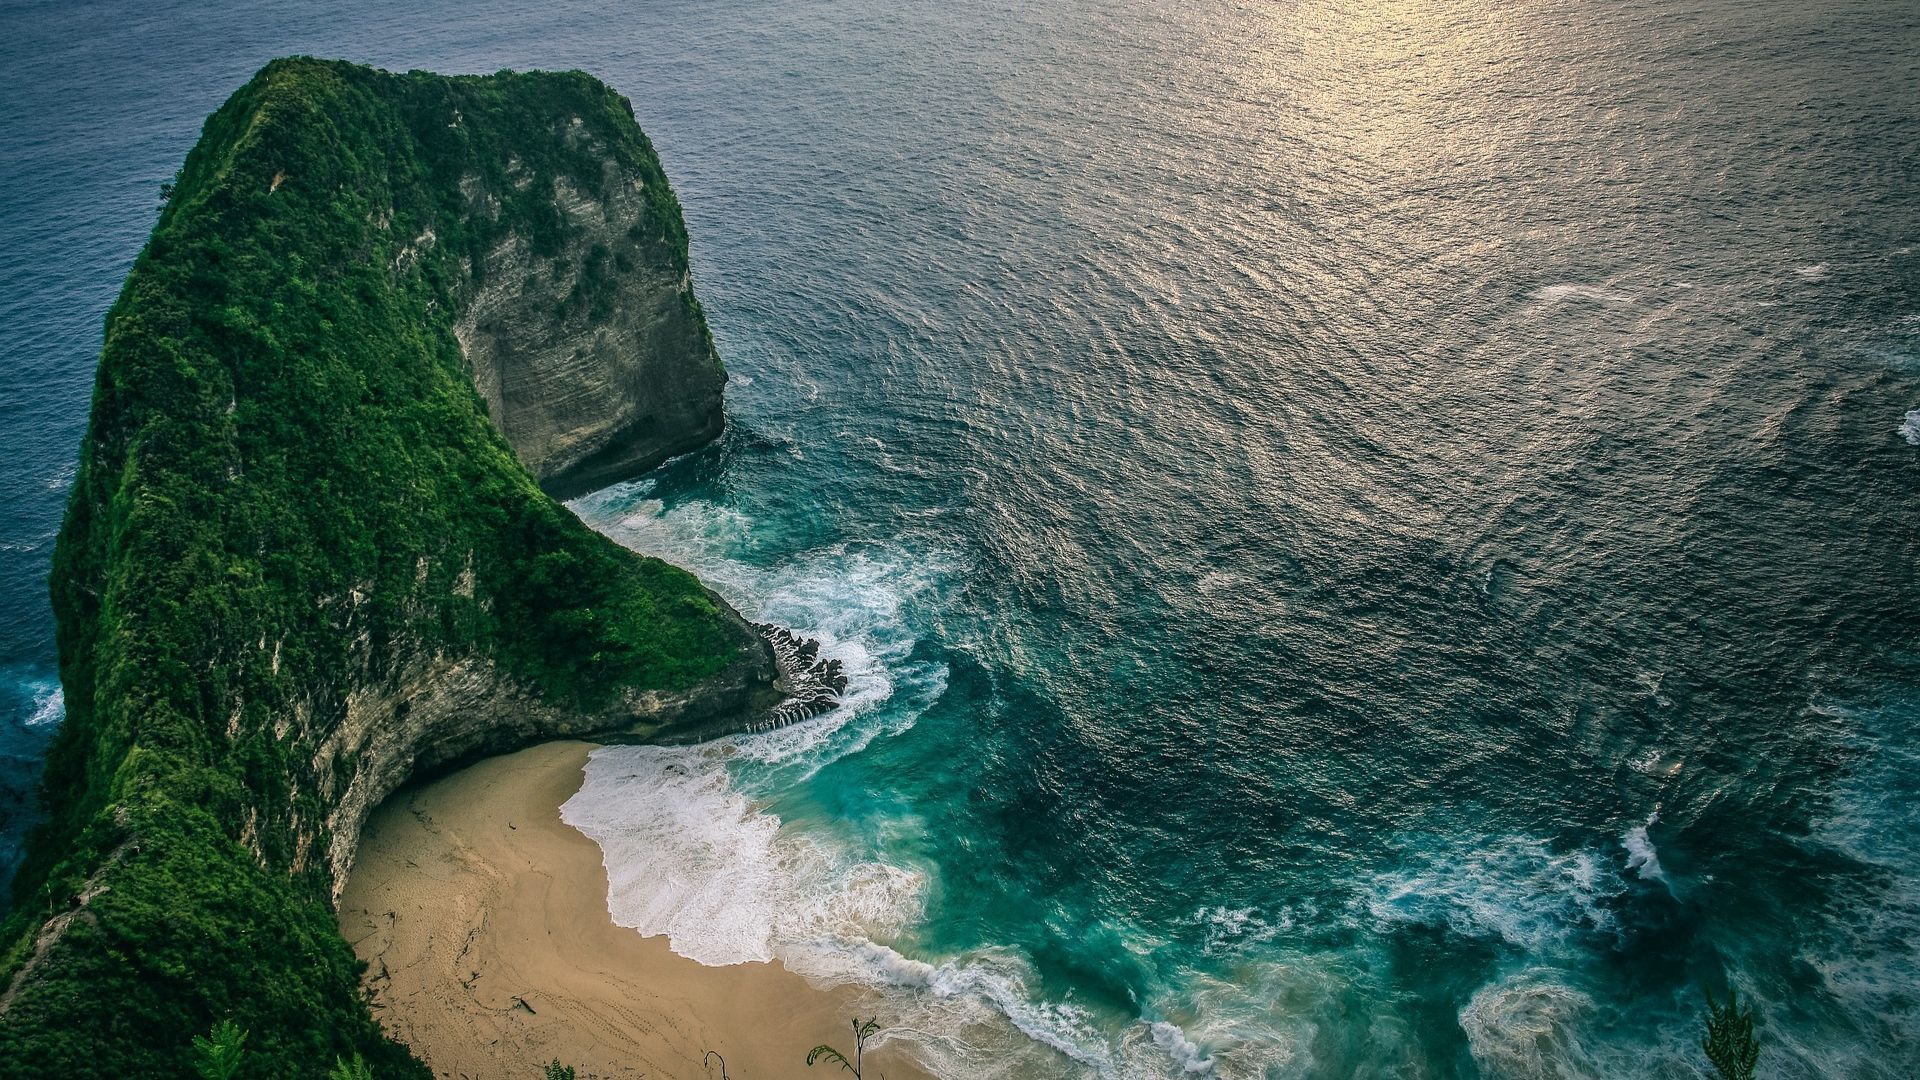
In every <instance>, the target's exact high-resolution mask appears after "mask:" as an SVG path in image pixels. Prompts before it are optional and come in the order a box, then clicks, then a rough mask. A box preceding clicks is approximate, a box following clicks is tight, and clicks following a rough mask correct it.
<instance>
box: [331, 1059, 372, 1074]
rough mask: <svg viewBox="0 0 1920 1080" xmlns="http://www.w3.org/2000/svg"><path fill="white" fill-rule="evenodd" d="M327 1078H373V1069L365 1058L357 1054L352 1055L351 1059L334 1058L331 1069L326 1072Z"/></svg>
mask: <svg viewBox="0 0 1920 1080" xmlns="http://www.w3.org/2000/svg"><path fill="white" fill-rule="evenodd" d="M327 1080H373V1069H372V1067H371V1066H369V1065H368V1064H367V1059H366V1058H363V1057H361V1056H360V1055H359V1054H355V1055H353V1060H352V1061H348V1060H347V1059H346V1058H334V1059H333V1069H332V1070H331V1071H329V1072H328V1073H327Z"/></svg>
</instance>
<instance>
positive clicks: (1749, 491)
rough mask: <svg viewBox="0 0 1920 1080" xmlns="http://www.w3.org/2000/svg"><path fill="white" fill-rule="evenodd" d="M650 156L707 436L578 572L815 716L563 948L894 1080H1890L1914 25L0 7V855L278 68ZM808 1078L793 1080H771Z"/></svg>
mask: <svg viewBox="0 0 1920 1080" xmlns="http://www.w3.org/2000/svg"><path fill="white" fill-rule="evenodd" d="M296 52H297V53H310V54H317V55H326V56H343V57H347V58H351V59H355V60H361V61H366V62H371V63H375V64H379V65H382V66H387V67H392V68H407V67H423V68H430V69H434V70H439V71H448V72H456V71H466V72H485V71H493V70H496V69H499V68H503V67H515V68H529V67H579V68H583V69H586V70H588V71H591V72H593V73H595V74H597V75H599V76H601V77H602V78H604V79H606V80H607V81H608V82H609V83H611V84H612V85H613V86H614V87H616V88H617V89H619V90H620V91H622V92H624V93H626V94H627V95H629V96H630V97H631V98H632V99H633V103H634V108H635V111H636V113H637V114H638V116H639V118H640V121H641V124H642V125H643V126H644V127H645V128H646V130H647V131H648V133H649V134H650V135H651V136H652V138H653V140H654V142H655V144H656V146H657V147H658V149H659V151H660V155H661V158H662V159H663V161H664V163H665V165H666V168H667V172H668V174H669V176H670V177H671V178H672V181H673V183H674V186H675V188H676V190H677V191H678V193H679V196H680V199H681V202H682V203H683V204H684V206H685V210H686V215H687V222H688V226H689V229H690V231H691V233H692V237H693V258H694V263H695V280H696V286H697V289H698V291H699V295H700V297H701V299H702V300H703V302H704V303H705V306H706V309H707V311H708V313H709V316H710V319H711V321H712V325H713V331H714V334H715V337H716V339H717V340H718V342H719V345H720V348H721V351H722V354H723V356H724V358H725V360H726V362H727V365H728V367H729V369H730V370H731V372H732V374H733V382H732V384H731V385H730V386H729V388H728V412H729V421H730V427H729V430H728V433H727V435H726V437H725V438H724V439H723V440H722V441H721V442H720V443H719V444H717V445H716V446H714V447H712V448H711V449H709V450H707V451H703V452H701V453H698V454H696V455H693V456H691V457H688V458H684V459H681V460H679V461H677V462H675V463H673V464H671V465H669V466H668V467H667V468H665V469H664V470H662V471H660V472H659V473H656V474H655V475H653V476H650V477H647V478H644V479H642V480H641V481H639V482H636V483H632V484H627V485H622V486H620V487H617V488H614V489H611V490H609V491H605V492H601V493H599V494H597V495H593V496H589V497H588V498H586V499H583V500H580V501H578V502H577V503H575V504H574V505H575V507H576V509H577V510H579V512H580V513H581V514H582V515H583V516H585V517H586V518H587V519H588V520H589V521H591V522H593V523H594V524H595V525H596V526H598V527H600V528H602V529H603V530H605V531H607V532H608V533H610V534H611V535H613V536H615V537H616V538H618V539H620V540H622V541H623V542H626V543H629V544H631V545H633V546H635V547H638V548H640V549H642V550H646V551H650V552H654V553H657V554H661V555H663V556H665V557H668V558H671V559H674V560H677V561H679V562H681V563H683V564H684V565H687V566H689V567H690V568H692V569H695V570H696V571H698V572H700V573H701V574H702V575H704V576H705V577H706V578H707V579H708V580H709V581H711V582H712V583H713V584H714V585H715V587H717V588H718V589H720V590H721V591H722V592H724V593H725V594H726V595H728V596H729V597H730V598H731V599H733V600H734V601H735V603H736V604H738V605H739V606H740V607H741V608H742V609H743V610H745V611H746V612H747V613H748V614H750V615H753V616H756V617H760V618H767V619H776V620H780V621H784V622H787V623H789V624H791V625H793V626H795V627H797V628H799V629H801V630H803V631H806V632H808V633H811V634H814V635H817V636H819V637H821V638H822V639H823V640H824V641H825V642H826V643H827V645H828V648H829V651H830V652H831V653H833V654H834V655H838V656H840V657H842V658H843V660H845V661H846V663H847V665H848V667H849V669H850V671H851V673H852V674H853V676H854V679H853V686H852V692H851V694H850V700H849V702H848V704H847V705H846V706H845V707H843V708H841V709H840V710H838V711H836V712H834V713H832V714H829V715H828V716H825V717H822V718H820V719H817V720H815V721H811V722H809V723H807V724H803V725H800V726H797V727H793V728H788V729H784V730H782V731H779V732H775V733H771V734H768V735H764V736H753V737H746V738H740V739H735V740H729V741H726V742H723V743H719V744H713V745H709V746H705V747H698V748H683V749H672V750H663V749H657V748H622V749H617V750H603V751H601V752H599V754H598V755H597V756H596V757H595V759H594V761H593V763H592V765H591V766H590V768H589V773H588V778H587V782H586V785H585V787H584V788H583V789H582V792H581V794H580V795H578V796H576V797H575V798H574V799H573V800H572V801H571V802H569V804H568V805H567V807H566V808H565V811H564V812H565V815H566V816H567V818H568V820H570V821H573V822H575V823H576V824H577V825H579V826H580V827H581V828H582V829H583V830H584V831H586V832H588V833H589V835H592V836H594V837H595V839H597V840H598V841H600V843H601V845H602V847H603V848H604V849H605V850H606V853H607V858H608V864H609V869H610V872H611V877H612V880H613V888H612V894H611V896H610V897H609V904H610V907H611V909H612V911H613V913H614V915H615V917H616V918H617V919H619V920H620V921H622V922H625V923H627V924H629V925H633V926H636V927H638V928H639V929H641V930H642V931H644V932H647V933H653V934H667V935H670V937H671V939H672V942H673V946H674V948H675V949H676V950H677V951H679V952H682V953H684V954H686V955H688V956H691V957H694V958H695V959H698V960H702V961H704V962H707V963H732V962H739V961H743V960H752V959H765V958H768V957H779V958H781V959H783V960H784V961H785V962H786V963H787V964H788V965H789V966H792V967H794V968H796V969H797V970H800V971H802V972H804V973H806V974H808V975H809V976H811V977H813V978H815V979H817V980H821V981H857V982H861V983H864V984H866V985H868V986H870V987H871V988H872V994H873V998H872V1003H873V1009H874V1010H876V1011H878V1012H879V1014H880V1016H881V1018H882V1020H883V1022H886V1023H888V1024H889V1025H890V1026H891V1029H892V1031H893V1033H894V1035H895V1037H897V1038H902V1039H906V1040H909V1041H910V1042H911V1043H912V1044H913V1045H912V1049H913V1051H914V1052H915V1053H916V1054H918V1055H919V1056H920V1057H922V1058H923V1059H924V1060H925V1061H927V1062H928V1063H929V1064H930V1065H931V1066H932V1067H933V1068H935V1069H936V1070H937V1071H939V1072H940V1073H941V1075H944V1076H949V1077H954V1078H963V1077H984V1076H996V1075H1000V1076H1010V1077H1014V1076H1017V1077H1069V1076H1075V1077H1077V1076H1098V1077H1124V1078H1132V1077H1173V1076H1206V1075H1215V1076H1220V1077H1346V1076H1364V1077H1403V1078H1413V1077H1453V1076H1476V1075H1478V1076H1486V1077H1645V1076H1652V1077H1694V1076H1699V1075H1702V1074H1703V1073H1702V1070H1704V1069H1705V1061H1704V1059H1703V1058H1702V1057H1701V1056H1700V1053H1699V1051H1698V1049H1697V1040H1698V1033H1699V1019H1698V1018H1699V1014H1700V1011H1701V994H1700V987H1701V985H1702V984H1708V985H1712V986H1715V987H1718V986H1721V985H1724V984H1729V983H1730V984H1732V985H1735V986H1737V987H1739V988H1740V990H1741V991H1742V992H1743V993H1744V994H1746V995H1749V996H1750V997H1751V998H1752V1000H1753V1001H1754V1002H1756V1003H1757V1004H1758V1006H1759V1011H1760V1015H1761V1033H1762V1037H1763V1040H1764V1045H1765V1055H1764V1057H1763V1060H1762V1067H1761V1074H1762V1076H1765V1077H1825V1076H1844V1077H1886V1078H1903V1077H1911V1076H1914V1075H1916V1074H1920V952H1917V951H1916V950H1920V799H1916V792H1917V789H1920V7H1916V6H1913V5H1903V4H1896V3H1878V4H1808V3H1787V2H1775V0H1768V2H1761V3H1732V2H1726V3H1721V2H1695V0H1682V2H1679V3H1666V2H1661V3H1654V2H1645V0H1623V2H1620V3H1611V4H1585V3H1574V2H1570V0H1543V2H1541V3H1537V4H1525V5H1520V4H1510V3H1496V2H1490V0H1463V2H1460V3H1452V4H1432V3H1396V2H1386V0H1377V2H1363V0H1350V2H1337V0H1336V2H1309V0H1301V2H1297V3H1287V2H1278V0H1188V2H1181V3H1175V2H1170V0H1057V2H1056V0H1036V2H1033V3H1007V2H998V3H991V2H989V3H969V2H957V3H956V2H949V3H932V4H929V3H921V2H918V0H823V2H804V3H746V2H737V0H718V2H710V3H682V4H646V3H629V4H620V3H604V4H588V3H578V2H562V3H506V2H503V0H470V2H468V3H462V4H457V5H455V4H445V5H442V4H415V5H388V4H374V3H366V2H359V0H352V2H328V3H318V2H313V0H301V2H268V3H261V4H254V5H244V6H242V5H234V6H232V7H231V8H230V9H222V8H217V7H215V6H213V5H185V6H182V5H169V4H165V3H157V2H150V3H144V4H130V3H96V2H85V0H80V2H75V0H53V2H31V3H22V2H17V0H4V2H0V64H3V65H4V69H5V70H6V72H7V77H6V84H7V90H6V91H5V99H4V104H5V107H4V108H0V363H4V365H5V367H4V379H0V447H4V451H5V453H4V459H3V460H0V618H3V619H4V621H3V622H0V675H3V676H4V678H3V679H0V758H4V762H0V769H3V770H4V771H3V772H0V815H4V817H5V820H6V824H5V826H4V831H5V839H4V842H3V843H0V851H5V852H6V853H7V855H6V856H5V857H11V853H12V850H13V849H14V847H15V846H16V845H17V836H18V832H19V829H20V828H21V825H22V823H23V822H24V820H25V817H26V815H25V807H26V805H27V803H28V792H29V791H30V789H31V786H32V783H33V775H34V773H35V771H36V769H37V764H36V763H37V758H38V755H39V753H40V752H41V748H42V747H43V746H44V744H45V740H46V739H47V737H48V736H49V734H50V733H51V731H52V730H54V729H55V727H56V726H57V724H58V721H59V717H60V697H59V694H58V681H57V676H56V671H55V664H54V655H53V646H52V628H51V618H50V615H49V613H48V607H47V601H46V599H45V592H46V590H45V578H46V572H47V566H48V559H49V555H50V551H51V545H52V541H53V537H54V534H55V530H56V528H57V525H58V520H59V517H60V514H61V511H62V507H63V504H64V500H65V498H66V488H67V485H68V483H69V481H70V478H71V477H72V475H73V462H74V459H75V455H76V452H77V448H78V445H79V441H80V436H81V431H82V428H83V425H84V423H85V419H86V410H87V403H88V394H89V390H90V383H91V376H92V371H93V366H94V360H95V355H96V353H97V351H98V349H99V345H100V338H101V327H102V317H103V315H104V313H105V310H106V308H107V306H108V304H109V303H110V302H111V301H112V299H113V297H114V295H115V294H116V292H117V291H118V289H119V286H120V282H121V279H122V277H123V275H124V274H125V272H126V270H127V268H128V267H129V265H130V263H131V261H132V259H133V257H134V255H135V254H136V252H137V251H138V249H139V247H140V245H141V243H142V242H143V241H144V239H145V236H146V233H147V231H148V230H149V228H150V227H151V225H152V222H153V219H154V212H155V208H156V207H157V205H158V189H159V186H160V184H161V183H162V182H163V181H165V180H167V179H168V178H169V177H170V176H171V175H172V173H173V171H174V169H175V168H177V166H178V164H179V162H180V161H181V159H182V157H183V156H184V155H185V153H186V151H187V149H188V148H189V147H190V146H191V145H192V143H193V141H194V139H195V137H196V135H197V133H198V129H199V125H200V122H201V120H202V119H203V118H204V117H205V115H206V114H207V113H209V112H210V111H212V110H213V109H214V108H215V107H216V106H217V105H218V104H219V103H220V102H221V101H222V100H223V99H224V98H225V97H226V96H227V95H228V94H229V93H231V92H232V90H233V89H235V88H236V87H237V86H239V85H240V84H241V83H242V82H243V81H245V80H246V79H247V78H248V76H249V75H251V74H252V72H253V71H255V70H256V69H257V68H258V67H259V66H260V65H262V64H263V63H265V62H266V61H267V60H268V59H270V58H272V57H274V56H277V55H281V54H286V53H296ZM797 1064H798V1060H797V1058H796V1065H797Z"/></svg>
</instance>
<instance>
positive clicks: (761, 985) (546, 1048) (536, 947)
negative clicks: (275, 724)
mask: <svg viewBox="0 0 1920 1080" xmlns="http://www.w3.org/2000/svg"><path fill="white" fill-rule="evenodd" d="M591 749H592V747H591V746H590V745H588V744H586V743H577V742H569V743H550V744H547V745H545V746H537V747H534V748H533V749H531V750H524V751H521V752H520V753H517V754H512V755H509V756H507V757H501V758H494V759H492V760H489V761H484V762H481V763H480V764H478V765H475V766H473V767H471V768H468V769H465V770H463V771H461V772H458V773H455V774H453V775H451V776H448V777H446V778H444V779H441V780H439V781H436V782H434V783H432V784H429V785H426V786H424V787H420V788H416V789H413V790H410V791H403V792H401V793H400V794H398V795H396V796H394V797H393V798H392V799H391V800H389V801H388V802H387V804H386V805H384V806H382V807H381V808H380V809H379V810H377V811H375V813H374V815H373V817H372V819H371V820H370V821H369V822H368V823H367V828H366V831H365V833H364V834H363V836H362V838H361V841H360V852H359V855H358V857H357V859H356V861H355V862H354V867H353V873H352V876H351V878H350V879H349V881H348V882H347V889H346V893H345V894H344V895H343V896H341V898H340V928H341V930H342V931H343V932H344V933H345V934H346V936H347V940H349V941H351V942H353V944H354V949H355V951H357V952H358V953H359V954H360V957H361V959H363V960H365V961H367V965H368V973H367V984H368V987H369V988H370V989H371V991H372V993H373V998H374V1014H375V1015H376V1016H378V1017H379V1019H380V1022H381V1024H382V1025H384V1026H385V1027H386V1029H387V1031H388V1032H389V1033H390V1034H392V1035H393V1036H394V1037H395V1038H397V1039H399V1040H400V1041H402V1042H404V1043H407V1044H409V1045H410V1046H412V1047H413V1051H414V1053H415V1054H417V1055H419V1056H420V1057H421V1058H422V1059H423V1060H425V1061H426V1062H427V1064H428V1065H430V1066H432V1068H433V1071H434V1073H435V1074H436V1075H438V1076H442V1077H448V1078H455V1077H459V1078H469V1080H539V1078H540V1077H541V1076H542V1075H543V1073H542V1072H541V1069H542V1067H543V1066H544V1065H545V1063H546V1062H549V1061H552V1060H554V1059H556V1058H557V1059H559V1060H560V1061H563V1062H565V1063H567V1064H569V1065H573V1066H576V1067H577V1068H578V1070H579V1075H580V1078H581V1080H587V1078H588V1077H637V1076H648V1077H669V1078H684V1080H706V1078H707V1077H709V1076H711V1077H714V1078H716V1080H717V1078H718V1077H719V1076H720V1070H719V1068H718V1067H717V1066H716V1067H715V1068H713V1070H712V1071H711V1072H708V1071H705V1070H704V1069H703V1068H702V1065H701V1058H702V1055H703V1054H704V1053H705V1052H706V1051H708V1050H716V1051H719V1052H720V1053H721V1054H722V1055H724V1056H725V1058H726V1066H727V1071H728V1073H729V1074H730V1075H731V1076H732V1077H733V1078H734V1080H774V1078H775V1077H805V1076H808V1075H817V1076H820V1077H823V1078H824V1077H826V1076H828V1075H830V1074H829V1071H828V1068H827V1066H825V1065H820V1066H816V1067H815V1068H813V1069H808V1068H806V1066H805V1061H806V1054H807V1050H808V1049H809V1048H811V1047H813V1046H815V1045H816V1044H819V1043H822V1042H826V1043H831V1044H833V1045H834V1046H837V1047H839V1048H841V1049H843V1050H846V1051H848V1052H851V1051H852V1049H853V1048H852V1046H851V1044H850V1032H849V1031H848V1027H847V1021H848V1020H849V1019H850V1018H852V1017H853V1016H854V1015H855V1014H856V1013H859V1014H860V1015H868V1014H870V1013H871V1011H872V1010H871V1008H870V1007H863V1006H864V998H863V995H862V993H861V992H860V991H858V990H856V989H854V988H851V987H840V988H836V989H832V990H816V989H814V988H813V987H811V986H809V985H808V984H807V982H806V980H804V979H802V978H800V977H799V976H798V975H795V974H793V973H791V972H789V971H787V970H785V969H784V968H782V967H780V965H779V964H778V963H772V964H741V965H737V966H734V967H724V968H715V967H704V966H702V965H700V964H698V963H695V962H694V961H692V960H688V959H686V958H685V957H682V956H678V955H675V954H674V953H673V952H672V951H671V950H670V949H669V948H668V947H667V940H666V939H665V938H657V937H656V938H646V937H641V936H640V935H639V934H638V933H637V932H635V931H633V930H629V929H626V928H624V927H619V926H615V925H614V924H613V921H612V919H611V918H609V916H608V915H607V874H606V869H605V868H604V867H603V866H602V865H601V861H600V858H601V856H600V848H599V845H597V844H595V843H594V842H593V841H592V840H589V839H587V838H586V837H585V836H584V835H582V834H580V833H579V832H576V831H575V830H574V829H573V828H572V827H570V826H568V825H567V824H565V823H564V822H562V821H561V820H560V812H559V807H560V804H561V803H563V802H565V801H566V800H567V799H568V798H570V797H571V796H572V795H573V793H574V792H575V791H577V790H579V787H580V783H581V769H582V767H583V766H584V765H585V764H586V760H587V752H588V751H589V750H591ZM867 1060H868V1063H869V1065H870V1067H869V1069H868V1070H867V1075H868V1076H870V1077H871V1076H874V1075H876V1074H877V1073H878V1072H880V1071H884V1072H885V1073H886V1074H887V1076H888V1077H890V1078H891V1080H915V1078H924V1077H925V1075H926V1074H925V1073H923V1072H921V1071H919V1070H917V1069H916V1068H914V1066H913V1064H912V1063H911V1062H910V1061H908V1060H907V1059H906V1058H905V1056H904V1055H903V1054H902V1053H900V1052H899V1051H898V1050H897V1049H895V1048H888V1047H883V1048H880V1049H879V1050H877V1051H876V1052H874V1053H872V1054H870V1055H869V1056H868V1059H867ZM831 1075H845V1074H842V1073H840V1072H839V1070H837V1069H834V1070H832V1072H831Z"/></svg>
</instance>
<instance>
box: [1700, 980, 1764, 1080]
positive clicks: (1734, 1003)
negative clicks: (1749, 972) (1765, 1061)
mask: <svg viewBox="0 0 1920 1080" xmlns="http://www.w3.org/2000/svg"><path fill="white" fill-rule="evenodd" d="M1700 1048H1701V1049H1702V1050H1705V1051H1706V1052H1707V1060H1708V1061H1709V1062H1712V1063H1713V1068H1714V1071H1715V1072H1718V1073H1719V1074H1720V1076H1721V1080H1753V1070H1754V1067H1755V1066H1756V1065H1758V1064H1759V1063H1760V1040H1759V1039H1757V1038H1755V1037H1754V1034H1753V1006H1751V1005H1748V1006H1747V1007H1745V1008H1741V1007H1740V992H1739V991H1738V990H1735V989H1734V988H1733V987H1731V986H1729V987H1727V1002H1726V1004H1725V1005H1722V1004H1720V1003H1719V1002H1717V1001H1715V1000H1714V998H1713V991H1712V990H1711V989H1709V990H1707V1037H1706V1038H1705V1039H1702V1040H1701V1041H1700Z"/></svg>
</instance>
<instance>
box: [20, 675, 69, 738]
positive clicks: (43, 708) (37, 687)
mask: <svg viewBox="0 0 1920 1080" xmlns="http://www.w3.org/2000/svg"><path fill="white" fill-rule="evenodd" d="M28 685H29V686H30V687H31V688H32V690H33V705H32V711H30V712H29V713H28V714H27V720H26V724H27V726H28V727H30V728H40V727H52V726H54V725H56V724H58V723H60V721H62V720H64V719H66V717H67V692H66V690H65V689H64V688H63V687H61V685H60V684H59V683H57V682H52V681H49V680H40V681H35V682H33V683H30V684H28Z"/></svg>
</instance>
